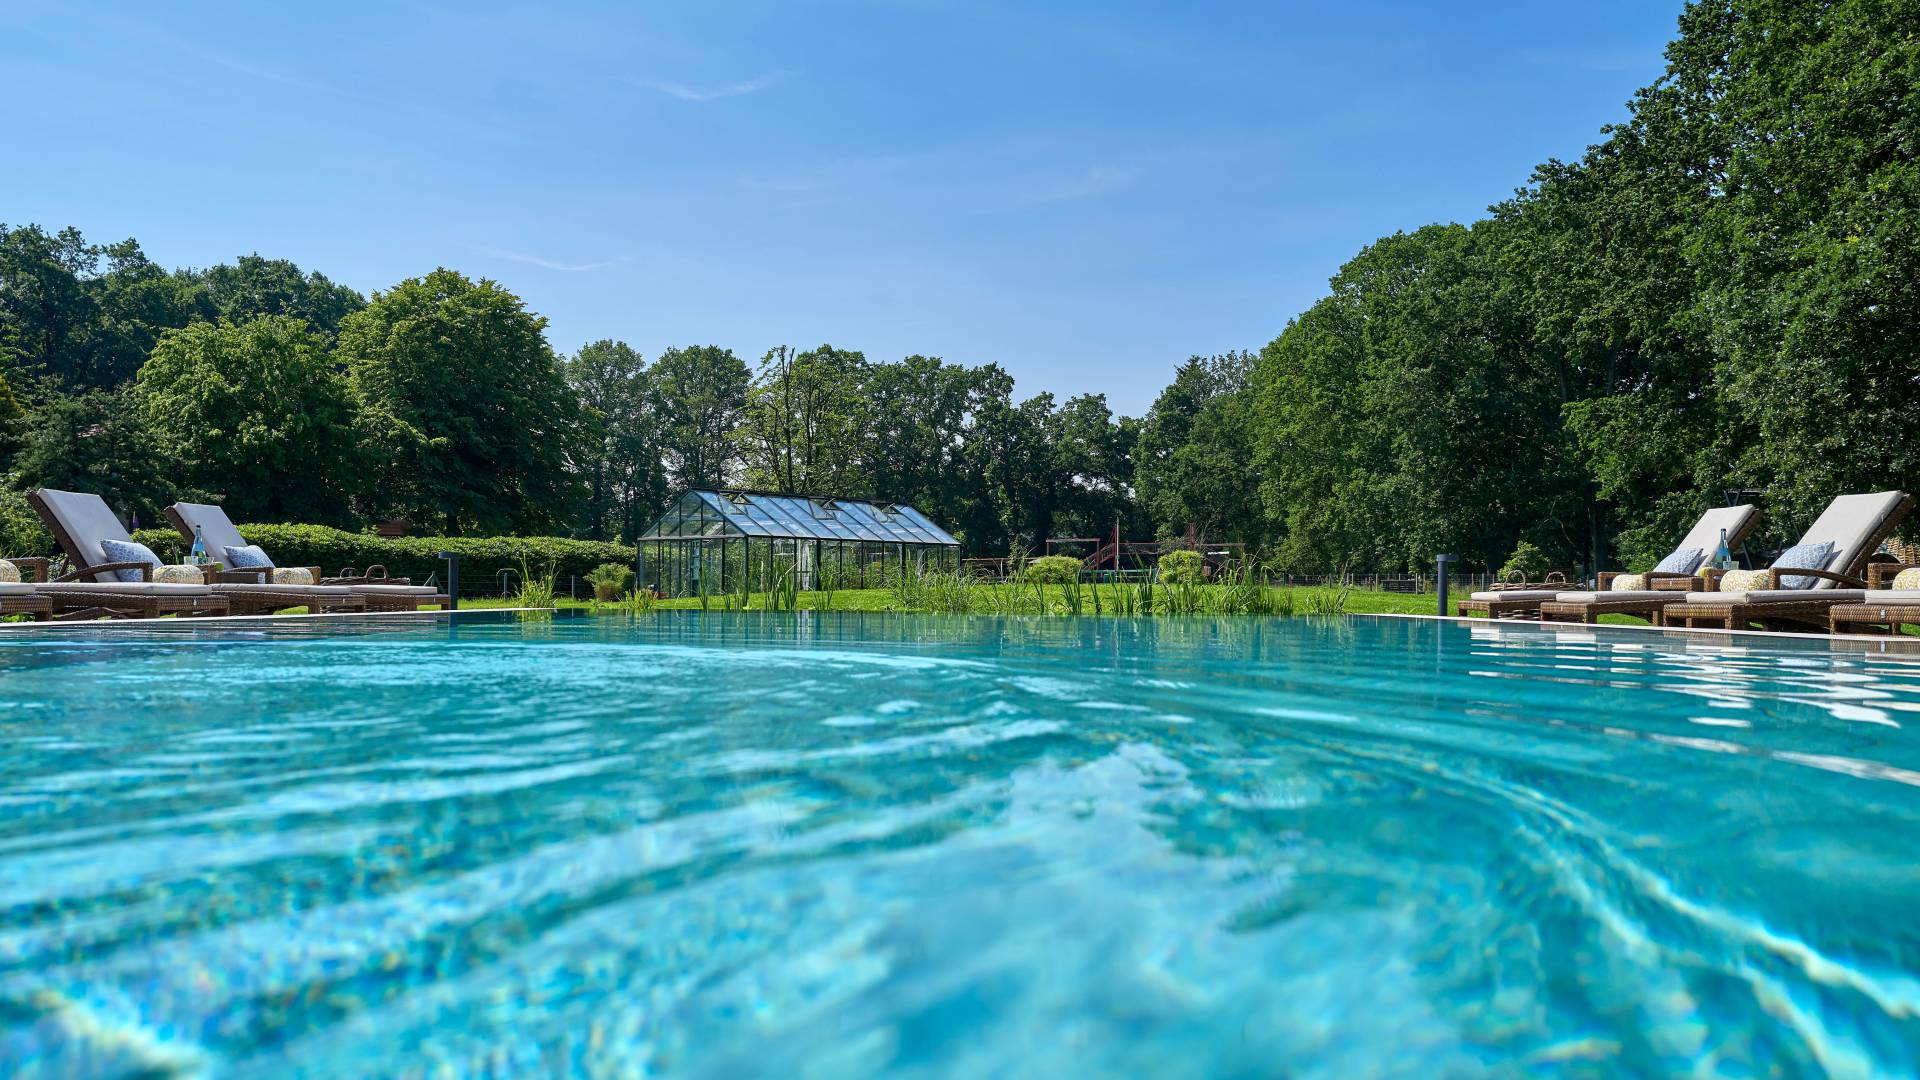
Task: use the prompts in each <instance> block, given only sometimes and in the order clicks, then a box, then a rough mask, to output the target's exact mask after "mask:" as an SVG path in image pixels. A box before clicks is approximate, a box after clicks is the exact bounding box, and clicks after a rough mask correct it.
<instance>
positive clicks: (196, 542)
mask: <svg viewBox="0 0 1920 1080" xmlns="http://www.w3.org/2000/svg"><path fill="white" fill-rule="evenodd" d="M1721 539H1723V540H1724V539H1726V534H1724V533H1722V534H1721ZM187 561H188V562H190V563H192V564H193V565H195V566H205V565H206V563H207V538H206V537H205V536H202V535H201V534H200V526H198V525H195V526H194V527H193V550H192V551H190V552H188V553H187Z"/></svg>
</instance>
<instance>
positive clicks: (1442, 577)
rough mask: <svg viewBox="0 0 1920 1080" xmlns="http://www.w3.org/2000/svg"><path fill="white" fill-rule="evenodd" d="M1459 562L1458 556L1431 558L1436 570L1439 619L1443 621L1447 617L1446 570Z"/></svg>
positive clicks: (1436, 556)
mask: <svg viewBox="0 0 1920 1080" xmlns="http://www.w3.org/2000/svg"><path fill="white" fill-rule="evenodd" d="M1459 561H1460V556H1458V555H1435V556H1434V557H1433V564H1434V566H1435V568H1436V573H1435V576H1436V577H1437V578H1438V580H1439V591H1440V617H1441V618H1443V619H1444V618H1446V615H1447V568H1448V567H1449V566H1452V565H1453V564H1454V563H1456V562H1459Z"/></svg>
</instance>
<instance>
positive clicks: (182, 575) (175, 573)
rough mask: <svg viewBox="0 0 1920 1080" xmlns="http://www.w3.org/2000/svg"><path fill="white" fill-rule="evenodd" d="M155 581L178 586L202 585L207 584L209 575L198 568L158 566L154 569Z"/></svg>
mask: <svg viewBox="0 0 1920 1080" xmlns="http://www.w3.org/2000/svg"><path fill="white" fill-rule="evenodd" d="M153 580H155V581H170V582H173V583H174V584H176V585H201V584H204V583H205V582H206V580H207V575H206V572H205V571H203V570H201V569H200V568H199V567H197V566H184V565H182V566H156V567H154V568H153Z"/></svg>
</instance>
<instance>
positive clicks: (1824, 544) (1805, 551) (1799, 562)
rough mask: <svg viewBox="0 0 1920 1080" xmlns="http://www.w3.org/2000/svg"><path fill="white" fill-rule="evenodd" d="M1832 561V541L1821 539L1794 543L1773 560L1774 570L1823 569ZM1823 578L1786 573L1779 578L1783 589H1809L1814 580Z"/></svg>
mask: <svg viewBox="0 0 1920 1080" xmlns="http://www.w3.org/2000/svg"><path fill="white" fill-rule="evenodd" d="M1832 561H1833V541H1831V540H1822V541H1820V542H1818V543H1803V544H1795V545H1793V546H1792V547H1790V548H1788V549H1787V550H1785V551H1783V552H1781V553H1780V557H1779V558H1777V559H1775V560H1773V568H1774V569H1776V570H1825V569H1826V568H1827V564H1828V563H1830V562H1832ZM1822 580H1825V579H1823V578H1812V577H1807V576H1806V575H1805V574H1786V575H1782V576H1781V578H1780V587H1781V588H1783V589H1811V588H1813V583H1814V582H1816V581H1822Z"/></svg>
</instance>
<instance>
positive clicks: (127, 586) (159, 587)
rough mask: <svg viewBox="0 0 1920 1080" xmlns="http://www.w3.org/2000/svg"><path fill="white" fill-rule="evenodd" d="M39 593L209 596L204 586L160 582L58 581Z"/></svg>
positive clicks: (211, 591) (47, 585) (208, 588)
mask: <svg viewBox="0 0 1920 1080" xmlns="http://www.w3.org/2000/svg"><path fill="white" fill-rule="evenodd" d="M39 589H40V591H41V592H44V593H59V592H90V593H95V592H104V593H158V594H160V595H162V596H211V595H213V590H212V588H211V587H209V586H206V585H171V584H168V583H166V582H160V581H58V582H50V583H48V584H45V585H41V586H39Z"/></svg>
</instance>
